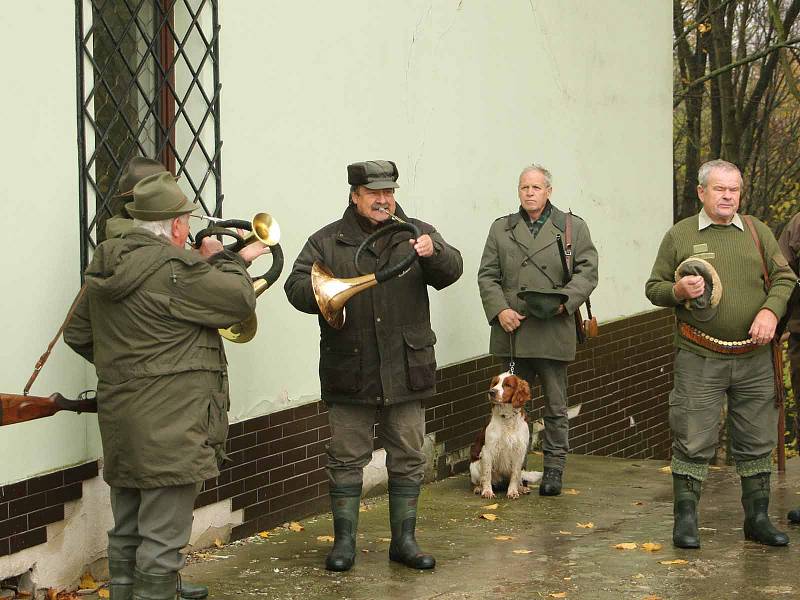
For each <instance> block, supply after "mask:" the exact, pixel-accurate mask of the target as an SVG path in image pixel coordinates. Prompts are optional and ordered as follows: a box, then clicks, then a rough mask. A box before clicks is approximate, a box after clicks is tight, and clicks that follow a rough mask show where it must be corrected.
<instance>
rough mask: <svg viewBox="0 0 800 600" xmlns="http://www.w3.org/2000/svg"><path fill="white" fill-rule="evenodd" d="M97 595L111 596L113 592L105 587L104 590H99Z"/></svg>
mask: <svg viewBox="0 0 800 600" xmlns="http://www.w3.org/2000/svg"><path fill="white" fill-rule="evenodd" d="M97 596H98V597H100V598H110V597H111V594H110V593H109V591H108V590H107V589H106V588H103V589H102V590H97Z"/></svg>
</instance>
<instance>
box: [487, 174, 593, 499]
mask: <svg viewBox="0 0 800 600" xmlns="http://www.w3.org/2000/svg"><path fill="white" fill-rule="evenodd" d="M552 191H553V188H552V186H551V176H550V172H549V171H548V170H547V169H545V168H544V167H542V166H541V165H537V164H533V165H531V166H529V167H525V169H523V170H522V173H521V174H520V176H519V187H518V190H517V193H518V195H519V202H520V207H519V211H517V212H515V213H512V214H510V215H507V216H504V217H500V218H499V219H497V220H496V221H495V222H494V223H492V226H491V228H490V230H489V236H488V238H487V239H486V245H485V247H484V249H483V256H482V257H481V264H480V268H479V269H478V287H479V289H480V294H481V301H482V302H483V309H484V311H485V313H486V318H487V320H488V321H489V324H490V325H491V328H492V330H491V338H490V343H489V352H491V353H492V354H497V355H500V356H504V357H509V363H510V362H512V361H513V362H514V364H515V372H516V374H517V375H519V376H520V377H522V378H523V379H526V380H528V381H529V382H530V383H531V384H533V382H534V380H535V379H536V376H537V375H538V376H539V379H540V381H541V383H542V387H543V388H544V401H545V405H544V425H545V429H544V438H543V442H542V450H543V453H544V475H543V477H542V482H541V484H540V485H539V494H541V495H542V496H557V495H559V494H560V493H561V481H562V474H563V472H564V466H565V463H566V455H567V452H568V451H569V442H568V433H569V422H568V420H567V365H568V363H569V362H570V361H572V360H574V358H575V347H576V330H575V320H574V313H575V311H576V310H578V308H579V307H580V305H581V304H583V303H584V302H585V301H586V299H587V298H588V297H589V294H591V293H592V290H594V288H595V286H596V285H597V250H595V247H594V244H592V239H591V237H590V235H589V228H588V227H587V226H586V223H584V221H583V220H582V219H580V218H578V217H576V216H574V215H573V214H572V213H564V212H562V211H561V210H559V209H558V208H556V207H555V206H553V205H552V204H551V203H550V194H551V193H552ZM570 220H571V235H572V240H571V243H572V256H571V259H570V257H567V264H568V269H569V270H570V271H571V275H568V277H571V278H570V280H569V283H567V284H566V285H564V269H563V262H562V257H561V254H560V251H559V248H558V244H557V240H556V236H561V238H562V241H563V243H564V244H566V241H567V240H566V232H567V225H568V221H570ZM570 263H572V264H570Z"/></svg>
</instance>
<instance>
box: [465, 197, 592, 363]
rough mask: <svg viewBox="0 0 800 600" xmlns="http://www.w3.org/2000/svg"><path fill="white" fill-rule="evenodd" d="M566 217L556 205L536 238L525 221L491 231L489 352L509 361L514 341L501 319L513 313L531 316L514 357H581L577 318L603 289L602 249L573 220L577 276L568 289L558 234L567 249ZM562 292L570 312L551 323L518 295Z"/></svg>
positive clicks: (484, 260)
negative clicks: (599, 272) (599, 282)
mask: <svg viewBox="0 0 800 600" xmlns="http://www.w3.org/2000/svg"><path fill="white" fill-rule="evenodd" d="M566 216H567V215H566V213H564V212H563V211H561V210H559V209H558V208H556V207H555V206H552V212H551V214H550V218H549V219H548V220H547V222H546V223H545V224H544V225H543V226H542V228H541V230H540V231H539V234H538V235H537V236H536V237H535V238H534V237H533V235H531V232H530V230H529V229H528V225H527V224H526V223H525V220H524V219H523V218H522V216H521V215H520V214H519V213H518V212H517V213H512V214H510V215H507V216H504V217H500V218H499V219H497V220H496V221H495V222H494V223H492V226H491V227H490V229H489V236H488V237H487V239H486V245H485V246H484V249H483V256H482V257H481V263H480V267H479V268H478V288H479V290H480V294H481V301H482V302H483V310H484V312H485V313H486V319H487V320H488V321H489V324H490V325H491V328H492V329H491V335H490V341H489V352H490V353H492V354H498V355H501V356H509V355H510V353H511V349H510V336H509V334H508V333H506V332H505V331H503V328H502V327H501V326H500V322H499V320H498V319H497V315H498V314H500V312H501V311H503V310H505V309H506V308H513V309H514V310H515V311H517V312H518V313H520V314H522V315H526V318H525V320H523V321H522V324H521V325H520V327H519V328H518V329H517V330H516V331H515V332H514V356H515V357H521V358H548V359H553V360H564V361H570V360H573V359H574V358H575V349H576V335H575V320H574V317H573V313H574V312H575V311H576V310H577V309H578V308H579V307H580V305H581V304H583V303H584V302H586V299H587V298H588V297H589V295H590V294H591V293H592V291H593V290H594V288H595V287H596V286H597V262H598V261H597V250H596V249H595V247H594V244H593V243H592V238H591V236H590V235H589V228H588V227H587V226H586V223H585V222H584V221H583V220H582V219H581V218H579V217H577V216H575V215H573V217H572V251H573V274H572V279H571V281H570V282H569V283H568V284H567V285H566V286H564V285H563V273H564V271H563V268H562V263H561V257H560V256H559V250H558V245H557V243H556V235H561V238H562V240H564V243H565V244H566V239H565V230H566ZM542 288H547V289H554V290H556V289H557V290H560V291H562V292H563V293H564V294H565V295H566V296H567V301H566V303H565V304H564V306H565V308H566V312H564V313H562V314H560V315H557V316H555V317H552V318H550V319H545V320H542V319H537V318H534V317H532V316H528V315H527V310H526V305H525V302H524V301H523V300H520V298H519V297H518V296H517V293H518V292H520V291H522V290H533V289H542Z"/></svg>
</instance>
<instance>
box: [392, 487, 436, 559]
mask: <svg viewBox="0 0 800 600" xmlns="http://www.w3.org/2000/svg"><path fill="white" fill-rule="evenodd" d="M418 499H419V484H414V483H406V482H395V481H392V480H389V523H390V524H391V526H392V543H391V544H389V559H390V560H393V561H395V562H400V563H403V564H404V565H406V566H407V567H411V568H412V569H432V568H433V567H435V566H436V559H435V558H433V556H431V555H430V554H425V553H423V552H422V550H420V547H419V546H418V545H417V540H416V537H415V534H414V532H415V529H416V526H417V500H418Z"/></svg>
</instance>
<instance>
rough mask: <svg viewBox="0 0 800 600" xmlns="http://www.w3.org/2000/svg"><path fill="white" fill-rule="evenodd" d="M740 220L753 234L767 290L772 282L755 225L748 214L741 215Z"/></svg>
mask: <svg viewBox="0 0 800 600" xmlns="http://www.w3.org/2000/svg"><path fill="white" fill-rule="evenodd" d="M742 220H743V221H744V222H745V223H746V224H747V228H748V229H749V230H750V235H751V236H753V242H755V245H756V249H757V250H758V255H759V256H760V257H761V271H762V273H763V274H764V285H765V286H766V288H767V291H769V288H770V286H771V285H772V284H771V283H770V280H769V271H768V270H767V261H766V259H765V258H764V249H763V248H762V247H761V240H760V239H759V237H758V232H757V231H756V226H755V225H753V219H751V218H750V215H742Z"/></svg>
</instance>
